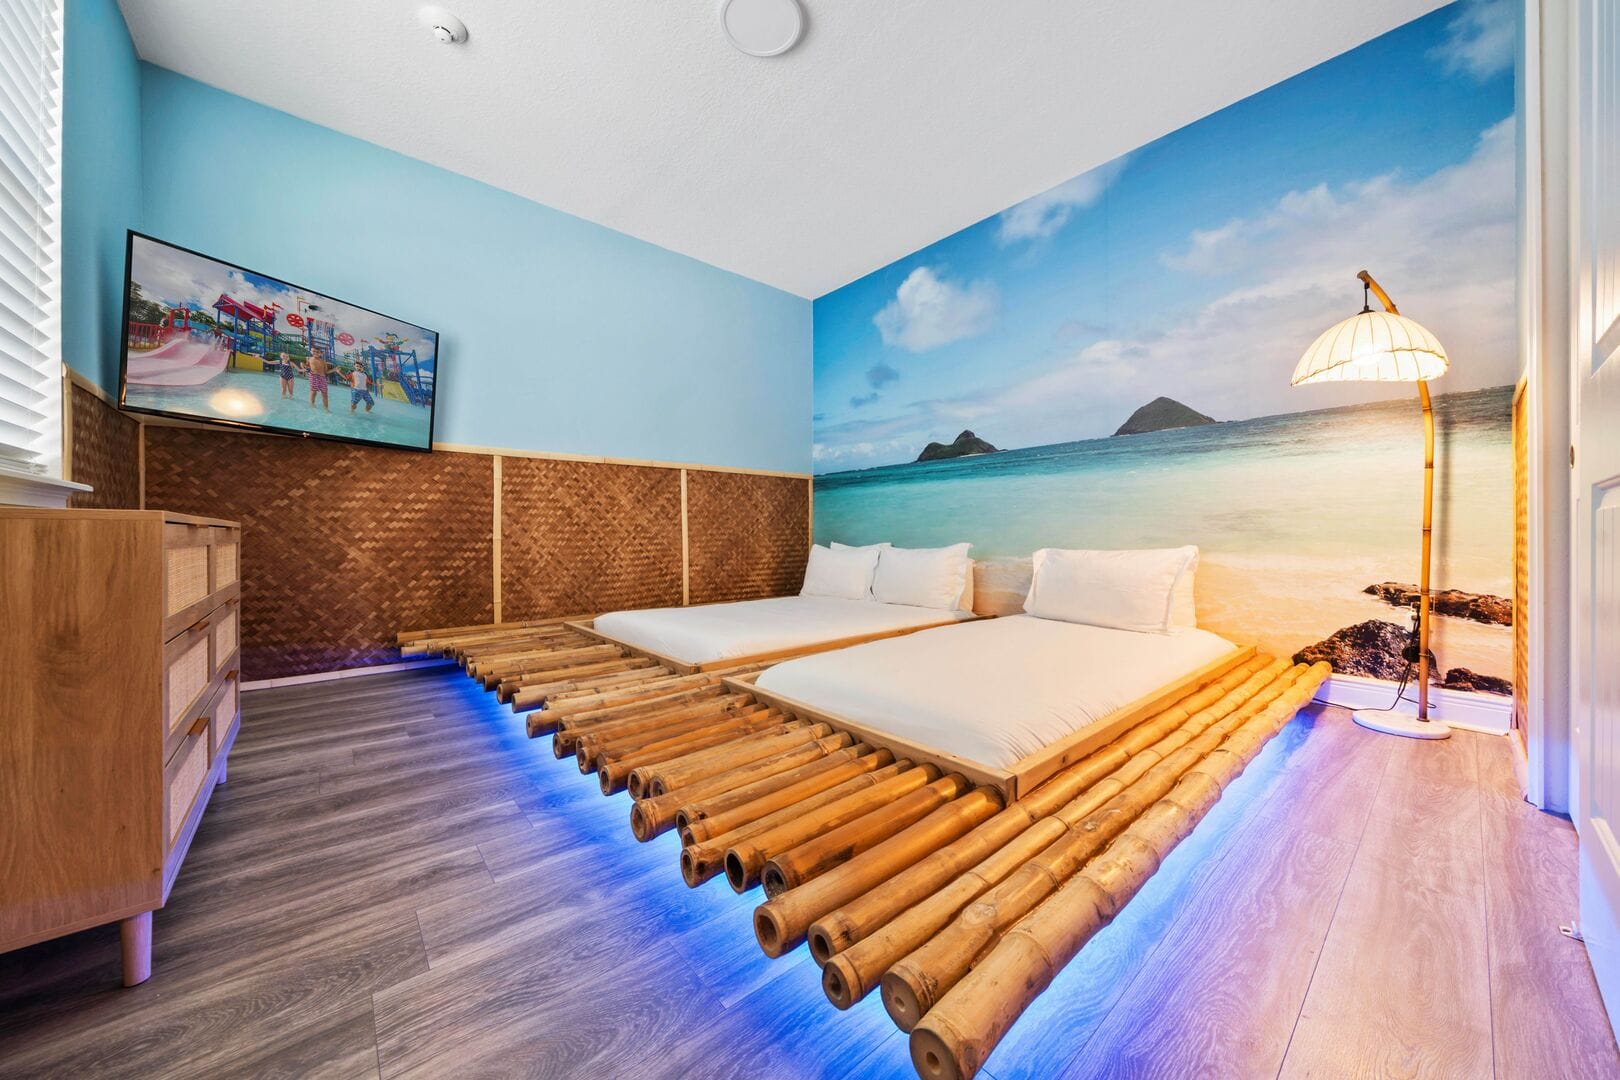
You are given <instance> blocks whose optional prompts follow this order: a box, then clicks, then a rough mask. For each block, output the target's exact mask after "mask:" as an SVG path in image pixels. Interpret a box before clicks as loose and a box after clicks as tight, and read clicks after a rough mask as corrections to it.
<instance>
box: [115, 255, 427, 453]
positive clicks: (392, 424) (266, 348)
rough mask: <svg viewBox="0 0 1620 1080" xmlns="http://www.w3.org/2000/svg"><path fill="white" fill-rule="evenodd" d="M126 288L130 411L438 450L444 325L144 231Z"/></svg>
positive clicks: (123, 390)
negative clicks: (436, 413)
mask: <svg viewBox="0 0 1620 1080" xmlns="http://www.w3.org/2000/svg"><path fill="white" fill-rule="evenodd" d="M124 296H125V300H124V321H125V334H124V350H123V363H122V376H121V379H120V387H119V401H120V404H121V405H122V406H123V407H124V408H126V409H130V410H133V411H136V412H144V413H155V414H159V415H163V416H173V417H179V418H182V419H186V420H198V421H205V422H209V423H222V424H232V425H236V426H248V427H258V428H263V429H266V430H270V431H282V432H288V433H293V434H299V435H310V436H314V437H317V438H326V439H343V440H348V441H352V442H363V443H372V444H378V445H383V446H395V447H402V448H405V449H411V450H429V449H431V448H432V444H433V400H434V391H435V389H436V386H437V378H436V376H437V375H438V349H439V335H438V333H437V332H436V331H433V330H429V329H427V328H426V327H422V326H417V325H416V324H415V323H410V322H406V321H404V320H402V319H395V318H392V317H390V316H388V315H383V314H380V313H379V312H375V311H371V310H369V309H367V308H362V307H357V306H355V305H354V304H349V303H345V302H343V301H342V300H338V299H335V298H333V297H330V296H326V295H325V294H323V293H318V292H315V291H314V290H311V289H305V288H302V287H300V286H297V285H293V284H291V283H290V282H286V281H281V280H279V279H277V278H273V277H268V276H266V275H264V274H260V273H257V272H255V271H252V270H248V269H246V268H244V267H241V266H236V265H234V264H232V263H228V262H223V261H221V260H219V259H213V258H210V257H208V256H206V255H201V254H199V253H197V252H195V251H189V250H187V249H186V248H182V247H177V246H175V245H173V244H168V243H165V242H163V241H161V240H157V239H154V238H153V237H150V236H145V235H143V234H141V233H136V232H131V233H130V234H129V252H128V258H127V261H126V279H125V282H124Z"/></svg>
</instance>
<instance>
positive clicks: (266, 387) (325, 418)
mask: <svg viewBox="0 0 1620 1080" xmlns="http://www.w3.org/2000/svg"><path fill="white" fill-rule="evenodd" d="M326 397H327V403H328V404H329V405H330V410H328V409H323V408H322V407H321V399H320V397H319V396H318V395H317V396H316V398H315V404H314V405H313V406H311V405H310V403H309V380H308V379H306V378H305V377H304V376H303V375H299V376H298V377H297V378H295V379H294V380H293V396H292V397H291V398H284V397H282V396H281V380H280V378H278V377H277V376H276V375H274V374H271V373H266V372H259V371H222V372H220V373H219V374H218V375H215V376H214V377H213V378H211V379H209V380H208V381H207V382H205V383H200V384H198V385H196V386H142V385H139V384H136V383H130V384H129V387H128V390H127V392H126V393H125V395H124V400H125V403H126V404H128V405H131V406H134V407H135V408H138V409H162V410H164V411H167V412H179V413H191V414H193V415H196V416H198V417H199V418H205V419H212V418H219V419H223V420H239V421H241V422H243V423H248V424H264V425H267V426H271V427H278V428H287V429H291V430H293V431H311V432H317V433H319V434H322V435H336V436H339V437H341V438H345V439H365V440H367V441H370V442H385V443H399V444H402V445H405V446H412V447H425V446H426V445H427V442H428V410H427V409H426V408H423V407H422V406H419V405H411V404H409V403H408V402H404V401H396V400H394V399H393V398H390V397H386V396H384V395H383V393H382V391H381V390H380V389H378V388H377V387H375V386H373V387H372V390H371V397H372V400H373V401H374V402H376V405H375V407H374V408H373V409H372V410H371V412H370V413H367V412H366V405H365V402H364V401H362V402H361V403H360V404H359V405H358V406H357V407H356V408H355V411H354V413H353V414H352V415H351V414H350V412H349V384H348V383H347V382H346V381H343V380H342V379H340V378H337V377H334V378H333V379H332V380H331V383H330V385H329V386H328V388H327V395H326Z"/></svg>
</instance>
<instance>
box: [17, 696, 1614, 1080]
mask: <svg viewBox="0 0 1620 1080" xmlns="http://www.w3.org/2000/svg"><path fill="white" fill-rule="evenodd" d="M243 705H244V708H243V726H242V735H241V737H240V740H239V741H238V743H237V749H236V752H235V754H233V756H232V762H231V774H230V783H229V784H228V785H227V786H226V787H224V788H221V789H220V790H219V792H218V793H217V794H216V796H215V801H214V805H213V806H212V807H211V808H210V810H209V813H208V816H207V817H206V818H205V819H204V822H203V825H202V828H201V830H200V831H199V833H198V836H197V840H196V843H195V845H194V847H193V849H192V852H191V855H190V857H189V859H188V860H187V863H186V867H185V869H184V870H183V871H182V872H181V875H180V879H179V882H178V884H177V886H176V888H175V891H174V895H173V896H172V897H171V899H170V902H169V905H168V907H166V908H165V909H164V910H163V911H161V912H159V913H158V915H157V919H156V939H155V942H156V950H155V956H154V964H155V974H154V976H153V978H152V980H151V981H150V982H148V983H146V984H145V985H143V986H140V987H136V988H134V989H131V990H124V989H120V988H119V986H118V935H117V931H116V928H113V927H104V928H101V929H98V930H93V931H88V932H86V933H82V934H77V935H74V936H72V937H68V938H64V939H61V940H59V941H55V942H48V943H45V944H42V945H38V946H34V947H33V948H29V949H24V950H19V951H18V952H15V953H11V954H9V955H6V956H3V957H0V1076H3V1077H22V1076H29V1077H33V1076H74V1077H85V1076H92V1077H93V1076H141V1077H153V1076H165V1077H167V1076H177V1077H182V1076H183V1077H189V1076H198V1077H201V1076H208V1077H221V1076H255V1077H259V1076H300V1077H301V1076H323V1077H325V1076H332V1077H374V1076H384V1077H390V1078H392V1077H397V1076H424V1077H428V1076H452V1075H453V1076H544V1077H550V1076H585V1077H598V1076H600V1077H643V1076H645V1077H671V1076H694V1077H710V1076H714V1077H728V1076H737V1077H744V1076H746V1077H819V1076H825V1077H834V1076H837V1077H842V1076H863V1077H864V1076H871V1077H879V1078H882V1077H909V1076H912V1075H913V1073H912V1071H911V1067H910V1063H909V1060H908V1057H907V1053H906V1040H905V1038H904V1036H901V1035H899V1034H898V1033H897V1032H896V1031H895V1030H894V1028H893V1027H892V1026H891V1025H890V1024H889V1022H888V1020H887V1017H886V1016H884V1014H883V1012H882V1008H881V1005H880V1004H879V1003H878V1001H877V999H876V997H875V996H873V997H872V998H870V999H868V1000H867V1001H866V1002H863V1003H862V1004H861V1005H860V1006H858V1007H856V1008H855V1009H853V1010H851V1011H850V1012H849V1013H839V1012H837V1011H836V1010H834V1009H833V1008H832V1007H831V1006H829V1005H828V1004H827V1003H826V1001H825V999H824V998H823V997H822V996H821V993H820V990H819V988H818V986H817V983H816V976H817V971H816V969H815V966H814V965H813V964H811V963H810V962H809V961H808V958H807V956H806V955H805V953H804V950H802V949H801V950H799V951H798V952H797V953H796V954H794V955H792V956H790V957H788V958H786V959H784V960H779V961H768V960H766V959H765V957H764V956H763V955H762V954H761V953H760V952H759V950H758V948H757V946H755V945H754V943H753V939H752V935H751V934H750V932H749V929H748V916H749V912H750V911H751V909H752V906H753V904H754V903H756V902H757V896H749V897H737V896H734V895H733V894H732V893H731V892H730V891H729V890H728V889H726V888H724V886H723V884H721V883H710V885H708V886H706V887H704V888H702V889H699V890H695V891H694V890H689V889H687V888H686V887H685V886H684V885H683V884H682V883H681V880H680V875H679V873H678V872H677V871H676V868H675V858H676V854H677V847H676V842H675V840H674V838H673V837H672V836H664V837H660V838H659V839H658V840H657V841H655V842H653V843H651V844H645V845H643V844H637V843H636V842H635V841H634V840H633V839H632V838H631V836H630V833H629V829H628V823H627V817H628V808H629V803H628V801H627V799H626V798H625V797H624V796H622V795H621V796H617V797H615V798H612V799H604V798H602V796H601V795H599V794H597V793H596V790H595V785H594V784H592V783H590V782H589V781H588V780H587V779H586V778H583V777H581V776H580V775H579V774H578V772H577V771H576V770H575V769H574V767H573V765H572V763H569V762H558V761H556V760H555V759H553V758H552V756H551V753H550V748H549V746H548V745H547V744H546V743H544V742H540V741H536V742H530V741H529V740H527V739H526V738H524V737H523V734H522V725H521V723H520V722H519V721H518V719H517V718H516V717H514V716H513V715H512V714H511V713H510V712H508V711H507V710H506V709H505V708H504V707H501V706H498V705H497V704H496V702H495V701H494V698H493V697H492V696H490V695H486V694H484V693H482V692H481V691H479V690H478V689H477V688H476V687H475V686H474V685H473V684H472V683H471V682H470V681H469V680H467V679H465V678H464V677H462V676H461V675H460V674H459V673H457V672H454V671H453V670H447V669H436V670H420V671H414V672H404V673H397V674H387V675H377V676H371V677H367V678H363V679H351V680H345V681H341V682H333V683H323V684H317V685H312V686H304V687H289V688H282V689H276V690H265V691H257V692H254V693H250V694H248V695H247V696H246V697H245V698H244V702H243ZM1574 868H1575V846H1574V833H1573V830H1572V829H1571V828H1570V826H1569V824H1568V823H1567V822H1565V821H1562V820H1559V819H1557V818H1553V817H1550V816H1548V815H1545V814H1539V813H1537V812H1535V811H1534V810H1532V809H1531V808H1529V807H1527V806H1525V805H1524V804H1523V803H1522V802H1520V801H1519V800H1518V799H1517V798H1516V796H1515V794H1514V790H1513V780H1512V776H1511V769H1510V759H1509V756H1508V746H1507V743H1506V741H1505V740H1501V739H1490V738H1487V737H1484V736H1476V735H1467V734H1459V735H1457V736H1456V737H1454V738H1453V739H1451V740H1450V741H1448V742H1445V743H1438V744H1425V743H1416V742H1408V741H1405V740H1400V739H1392V738H1387V737H1380V736H1375V735H1371V734H1369V733H1367V732H1363V731H1361V730H1360V729H1357V728H1355V727H1354V726H1353V725H1351V724H1350V723H1349V721H1348V718H1347V717H1346V716H1345V715H1344V714H1343V713H1342V712H1340V711H1339V710H1333V709H1318V710H1311V711H1309V712H1307V713H1306V714H1304V715H1302V716H1301V717H1300V718H1298V719H1297V720H1295V722H1294V723H1293V724H1291V725H1290V726H1289V727H1288V729H1286V730H1285V731H1284V733H1283V734H1282V735H1281V736H1280V737H1279V738H1278V739H1277V740H1276V741H1275V742H1274V743H1273V744H1272V745H1271V746H1270V747H1269V748H1268V749H1267V750H1266V752H1265V753H1264V755H1263V756H1262V757H1261V758H1260V759H1259V760H1257V761H1256V762H1255V763H1254V764H1253V765H1252V766H1251V767H1250V769H1249V770H1248V772H1247V773H1245V775H1244V776H1243V777H1242V778H1241V779H1240V780H1239V781H1238V782H1237V784H1236V785H1234V787H1233V788H1232V789H1231V790H1230V791H1229V792H1228V793H1227V795H1226V797H1225V798H1223V799H1222V800H1221V802H1220V803H1219V804H1218V805H1217V806H1216V808H1215V810H1214V812H1213V813H1212V814H1211V815H1210V817H1209V818H1208V819H1207V820H1206V821H1205V822H1204V823H1203V824H1202V825H1200V826H1199V828H1198V830H1197V831H1196V832H1195V833H1194V834H1193V836H1192V837H1191V838H1190V839H1189V840H1188V841H1187V842H1186V843H1185V844H1184V845H1183V846H1182V848H1180V849H1178V851H1177V852H1176V853H1175V854H1174V855H1173V856H1172V857H1171V858H1170V859H1169V860H1168V861H1167V862H1166V864H1165V866H1164V867H1163V869H1162V870H1161V871H1160V872H1159V874H1158V875H1156V876H1155V877H1154V879H1153V880H1152V882H1150V884H1149V885H1148V887H1147V888H1146V889H1145V890H1144V891H1143V893H1142V894H1141V895H1140V896H1138V897H1137V898H1136V900H1134V901H1133V902H1132V903H1131V904H1130V905H1129V907H1128V908H1127V909H1126V911H1125V912H1124V913H1123V914H1122V915H1121V916H1120V918H1119V919H1118V920H1117V921H1116V922H1115V924H1114V925H1113V926H1112V927H1110V928H1109V929H1108V930H1106V931H1105V932H1104V933H1103V934H1102V935H1101V936H1099V937H1098V938H1097V939H1096V940H1095V941H1093V942H1092V943H1091V945H1089V946H1088V947H1087V948H1086V950H1085V951H1084V952H1083V953H1082V954H1081V956H1080V957H1079V958H1078V959H1077V960H1076V961H1075V962H1074V963H1073V964H1071V965H1070V966H1069V968H1068V969H1067V970H1066V971H1065V972H1064V973H1063V974H1062V976H1060V978H1059V979H1058V981H1057V982H1056V983H1055V984H1054V985H1053V987H1052V988H1051V990H1049V991H1048V992H1047V994H1046V995H1044V996H1043V997H1042V998H1041V1000H1040V1001H1039V1002H1037V1003H1036V1005H1035V1007H1034V1008H1032V1009H1031V1010H1030V1011H1029V1013H1027V1014H1026V1015H1025V1017H1024V1018H1023V1019H1022V1020H1021V1021H1020V1022H1019V1023H1018V1025H1017V1026H1016V1027H1014V1029H1013V1031H1012V1032H1011V1033H1010V1035H1009V1036H1008V1038H1007V1039H1006V1040H1005V1041H1004V1042H1003V1044H1002V1045H1001V1046H1000V1047H999V1048H998V1049H997V1050H996V1052H995V1054H994V1055H992V1057H991V1058H990V1060H989V1062H988V1063H987V1065H986V1069H985V1073H984V1074H983V1075H987V1076H990V1077H991V1078H992V1080H1015V1078H1024V1077H1048V1076H1075V1077H1080V1076H1126V1075H1128V1076H1133V1077H1135V1076H1158V1075H1163V1076H1184V1075H1189V1074H1194V1073H1196V1074H1202V1075H1219V1076H1278V1075H1286V1076H1321V1075H1333V1076H1344V1075H1364V1076H1383V1075H1405V1076H1446V1077H1454V1076H1493V1075H1494V1076H1497V1077H1532V1076H1569V1077H1584V1076H1593V1077H1599V1076H1620V1055H1617V1052H1616V1048H1615V1043H1614V1040H1613V1038H1612V1036H1611V1035H1610V1033H1609V1030H1608V1027H1607V1024H1606V1023H1605V1021H1604V1018H1603V1013H1602V1008H1601V1005H1600V1003H1599V1001H1598V998H1597V990H1596V987H1595V985H1594V984H1593V981H1592V976H1591V971H1590V969H1589V967H1588V966H1587V963H1586V958H1585V955H1584V953H1583V952H1582V950H1581V947H1580V946H1579V945H1578V944H1576V943H1574V942H1571V941H1569V940H1567V939H1565V938H1564V937H1562V936H1561V935H1560V934H1559V933H1558V930H1557V925H1558V923H1559V922H1560V921H1564V920H1568V919H1569V918H1570V917H1571V916H1572V914H1573V912H1574V910H1575V886H1574V873H1575V869H1574Z"/></svg>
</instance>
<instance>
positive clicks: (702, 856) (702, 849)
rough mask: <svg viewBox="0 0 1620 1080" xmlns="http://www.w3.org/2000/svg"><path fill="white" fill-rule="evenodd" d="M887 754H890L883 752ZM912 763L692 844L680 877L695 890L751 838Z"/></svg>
mask: <svg viewBox="0 0 1620 1080" xmlns="http://www.w3.org/2000/svg"><path fill="white" fill-rule="evenodd" d="M884 753H887V751H884ZM910 768H912V763H911V762H910V761H908V760H907V759H905V758H901V759H900V760H898V761H891V762H890V763H889V764H887V765H881V766H879V767H878V768H876V769H873V770H872V771H871V772H868V773H862V774H861V775H859V776H852V777H850V778H849V779H848V780H845V781H844V782H843V783H841V784H837V785H835V786H833V787H830V788H828V789H827V790H825V791H818V792H816V793H815V794H814V795H810V796H807V797H805V798H803V799H800V800H799V801H798V802H796V803H792V804H790V805H788V806H784V807H782V808H781V809H780V810H777V811H775V812H774V813H770V814H766V815H765V816H764V817H761V818H758V819H756V820H754V821H750V822H748V823H747V824H744V825H739V826H737V827H736V828H735V829H732V830H731V831H730V832H725V833H721V834H720V835H719V836H716V837H713V838H712V839H709V840H705V841H702V842H700V843H696V844H691V845H688V846H686V847H683V848H681V877H682V878H683V879H684V880H685V881H686V884H687V885H689V886H692V887H694V888H695V887H696V886H698V885H701V884H703V883H704V882H705V881H708V880H709V879H710V878H712V877H714V876H715V875H716V874H719V873H721V872H722V871H724V870H725V868H726V853H727V852H728V851H730V850H731V849H732V848H733V847H735V846H736V845H738V844H741V843H744V842H745V841H747V840H748V839H749V838H750V837H754V836H760V835H762V834H764V833H767V832H769V831H771V830H772V829H776V828H778V827H779V826H782V825H786V824H789V823H791V822H795V821H800V820H802V819H803V818H804V817H805V815H807V814H811V813H814V812H815V811H817V810H819V809H821V808H822V807H824V806H831V805H832V804H833V803H836V802H839V801H840V800H843V799H847V798H849V797H851V796H853V795H857V794H859V793H860V792H864V791H869V790H871V789H872V788H875V787H877V786H879V785H881V784H884V783H886V782H888V781H889V780H891V779H893V778H894V777H897V776H899V775H900V774H901V773H903V772H905V771H906V770H907V769H910Z"/></svg>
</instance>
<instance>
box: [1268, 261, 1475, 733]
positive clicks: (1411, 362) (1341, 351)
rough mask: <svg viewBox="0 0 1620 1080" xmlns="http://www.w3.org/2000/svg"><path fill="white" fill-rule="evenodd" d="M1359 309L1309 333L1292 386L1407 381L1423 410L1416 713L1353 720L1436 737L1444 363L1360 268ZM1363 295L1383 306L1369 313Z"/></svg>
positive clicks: (1378, 712) (1368, 713) (1432, 341)
mask: <svg viewBox="0 0 1620 1080" xmlns="http://www.w3.org/2000/svg"><path fill="white" fill-rule="evenodd" d="M1356 277H1357V278H1358V279H1359V280H1360V281H1361V284H1362V289H1363V294H1364V300H1363V303H1362V307H1361V312H1360V313H1359V314H1357V315H1354V316H1352V317H1351V318H1348V319H1345V320H1343V321H1342V322H1339V323H1337V324H1335V325H1333V326H1331V327H1329V328H1328V329H1327V330H1325V331H1323V333H1322V334H1321V335H1320V336H1319V337H1317V339H1316V340H1315V341H1314V342H1312V343H1311V347H1310V348H1308V349H1306V350H1305V353H1304V355H1303V356H1301V357H1300V359H1299V363H1298V365H1296V366H1295V368H1294V377H1293V379H1292V383H1293V385H1295V386H1302V385H1305V384H1307V383H1322V382H1415V383H1417V392H1418V405H1419V406H1420V407H1421V409H1422V412H1423V532H1422V545H1421V548H1420V551H1419V558H1418V602H1417V620H1418V648H1417V653H1418V655H1417V666H1418V686H1417V696H1418V700H1417V712H1416V713H1415V714H1414V713H1411V712H1407V711H1406V710H1403V709H1400V708H1398V707H1397V708H1391V709H1358V710H1357V711H1356V712H1355V714H1354V717H1355V721H1356V723H1358V724H1360V725H1361V726H1362V727H1365V728H1369V729H1371V730H1373V731H1382V732H1384V733H1386V734H1390V735H1404V736H1406V737H1407V738H1413V739H1444V738H1445V737H1446V736H1448V735H1449V734H1451V730H1450V728H1448V727H1447V726H1446V725H1445V724H1444V723H1442V722H1440V721H1437V720H1435V719H1433V718H1432V717H1430V716H1429V603H1430V597H1429V589H1430V581H1429V571H1430V565H1431V550H1432V547H1433V535H1434V403H1433V402H1432V401H1431V400H1430V397H1429V380H1430V379H1435V378H1438V377H1439V376H1441V375H1443V374H1445V372H1446V369H1447V368H1448V367H1449V366H1450V363H1451V361H1450V360H1449V359H1448V358H1447V356H1446V350H1445V348H1444V347H1443V346H1442V345H1441V344H1440V341H1439V339H1438V338H1436V337H1435V336H1434V335H1433V334H1432V333H1430V332H1429V331H1428V330H1427V329H1425V328H1424V327H1423V326H1422V325H1421V324H1419V323H1417V322H1414V321H1413V320H1412V319H1409V318H1407V317H1406V316H1404V315H1402V314H1401V313H1400V309H1398V308H1397V307H1396V306H1395V301H1394V300H1391V299H1390V296H1389V293H1387V292H1386V291H1384V287H1383V286H1382V285H1380V284H1378V282H1377V281H1376V280H1375V279H1374V278H1373V276H1372V275H1371V274H1369V273H1368V272H1367V271H1365V270H1363V271H1361V272H1360V273H1358V274H1357V275H1356ZM1368 293H1370V294H1371V295H1372V296H1376V297H1378V303H1379V304H1380V305H1381V306H1382V307H1383V311H1374V310H1373V308H1372V301H1371V298H1370V297H1366V295H1365V294H1368Z"/></svg>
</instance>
